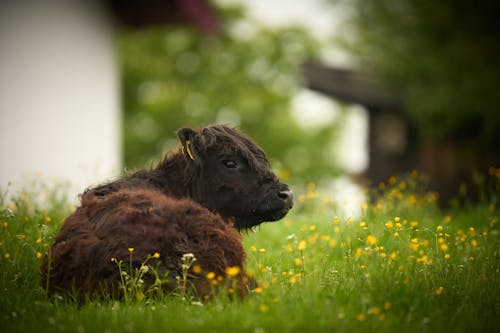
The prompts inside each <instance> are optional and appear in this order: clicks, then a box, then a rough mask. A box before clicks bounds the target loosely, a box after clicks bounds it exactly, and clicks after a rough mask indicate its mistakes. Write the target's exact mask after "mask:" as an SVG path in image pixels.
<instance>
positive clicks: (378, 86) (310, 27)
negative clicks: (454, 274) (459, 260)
mask: <svg viewBox="0 0 500 333" xmlns="http://www.w3.org/2000/svg"><path fill="white" fill-rule="evenodd" d="M499 9H500V5H499V4H497V3H496V2H493V1H489V0H484V1H481V2H479V3H473V4H472V3H470V2H467V1H452V0H442V1H439V2H438V3H428V2H421V1H418V0H406V1H396V0H371V1H361V0H349V1H348V0H329V1H328V0H309V1H305V0H302V1H300V0H297V1H285V0H279V1H264V0H217V1H204V0H164V1H160V0H144V1H133V0H122V1H120V0H116V1H115V0H109V1H97V0H95V1H88V0H87V1H85V0H75V1H63V0H46V1H29V0H26V1H13V0H5V1H2V3H1V4H0V156H1V159H2V160H1V164H0V187H1V188H6V187H7V186H8V184H11V186H14V187H18V186H23V184H26V182H27V181H29V180H31V179H32V177H34V176H36V177H43V178H44V179H54V180H58V181H61V180H62V181H66V182H68V188H70V191H69V193H70V196H72V197H75V198H76V195H77V193H80V192H81V191H82V189H84V188H85V187H87V186H89V185H91V184H95V183H99V182H101V181H103V180H106V179H110V178H112V177H116V176H117V175H119V174H120V173H122V172H123V170H124V169H126V170H133V169H136V168H139V167H149V166H152V165H154V164H155V163H156V162H157V161H158V160H159V159H160V158H161V157H162V156H163V155H164V154H165V152H166V151H168V150H171V149H175V148H176V147H177V146H178V143H177V138H176V136H175V130H176V129H178V128H180V127H186V126H191V127H201V126H205V125H208V124H212V123H224V124H228V125H231V126H235V127H237V128H239V129H241V130H242V131H243V132H245V133H246V134H248V135H249V136H251V137H252V138H254V139H255V141H256V142H257V143H258V144H259V145H260V146H261V147H262V148H263V149H264V150H265V151H266V152H267V153H268V155H269V157H270V160H271V162H272V167H273V169H274V170H275V171H276V172H277V174H279V176H280V178H282V179H283V180H284V181H285V182H289V183H291V184H293V186H295V187H296V188H297V191H299V192H300V191H301V190H302V189H304V188H306V184H308V183H314V184H318V186H320V187H322V188H324V189H327V192H328V193H330V195H331V196H332V197H335V198H337V199H339V195H340V198H344V199H342V200H352V203H353V204H354V205H358V201H359V200H362V199H361V192H362V191H361V189H362V188H363V186H373V185H377V184H379V183H380V182H385V181H387V179H388V178H389V177H390V176H393V175H399V174H401V173H404V172H410V171H412V170H419V171H421V172H423V173H425V174H428V175H429V183H430V186H431V188H432V189H433V190H436V191H439V193H440V195H441V198H442V200H443V201H445V200H447V199H449V198H450V197H452V196H453V195H455V194H456V193H457V191H458V190H459V188H460V186H461V184H462V183H463V181H466V180H467V179H469V178H470V176H471V175H472V174H473V172H474V171H480V172H484V171H486V170H488V167H490V166H498V165H500V158H499V155H500V153H499V151H500V112H499V111H500V110H499V105H500V91H499V87H500V62H498V59H500V42H499V41H500V39H499V38H500V37H499V36H500V22H499V20H498V19H497V17H496V15H497V13H498V10H499Z"/></svg>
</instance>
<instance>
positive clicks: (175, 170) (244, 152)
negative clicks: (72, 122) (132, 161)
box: [41, 125, 293, 296]
mask: <svg viewBox="0 0 500 333" xmlns="http://www.w3.org/2000/svg"><path fill="white" fill-rule="evenodd" d="M177 135H178V137H179V139H180V142H181V148H180V149H179V150H178V151H177V152H171V153H169V154H167V156H166V157H165V158H164V160H163V161H161V162H160V163H159V164H158V166H157V167H155V168H154V169H152V170H140V171H138V172H135V173H133V174H130V175H127V176H124V177H122V178H120V179H118V180H116V181H113V182H110V183H107V184H104V185H100V186H97V187H95V188H92V189H89V190H86V191H85V192H84V193H83V195H82V198H81V205H80V206H79V207H78V208H77V209H76V211H75V212H74V213H73V214H72V215H70V216H69V217H68V218H67V219H66V221H65V223H64V225H63V227H62V229H61V230H60V232H59V234H58V235H57V236H56V238H55V240H54V242H53V244H52V246H51V248H50V250H49V253H48V255H47V256H45V258H44V261H43V263H42V266H41V285H42V286H43V287H44V288H47V290H48V292H49V293H53V292H63V293H73V294H77V295H90V296H96V295H103V294H104V295H105V294H109V293H113V292H115V291H117V290H118V284H119V281H120V273H119V269H118V267H117V262H119V261H123V262H125V263H127V266H128V265H129V262H130V261H131V265H132V266H133V267H136V268H137V267H140V265H141V263H142V262H144V261H145V260H146V258H147V257H148V256H149V257H150V256H151V255H153V254H156V257H157V258H155V259H156V260H157V264H158V270H159V271H160V272H161V273H162V274H163V273H166V274H168V277H169V282H167V283H165V284H164V288H165V289H174V288H175V287H176V284H175V283H174V281H175V280H176V278H177V279H178V277H180V276H182V274H183V268H182V256H183V254H186V253H192V254H193V255H194V256H195V258H196V259H197V261H196V265H197V269H196V270H191V271H190V272H189V274H188V276H189V281H190V285H192V286H193V287H194V288H193V291H194V292H195V293H196V294H198V295H199V296H206V295H208V294H209V293H210V291H211V290H212V284H213V282H214V281H209V280H208V279H207V278H206V276H205V274H206V273H210V272H213V273H214V274H212V275H215V276H219V277H221V278H222V279H224V278H225V277H226V272H228V271H227V268H229V267H232V268H233V270H232V271H231V274H230V275H231V279H234V281H235V282H236V283H235V286H236V288H237V290H238V293H239V295H241V296H244V295H246V293H247V291H248V281H249V279H248V277H247V276H246V274H245V272H244V269H243V267H244V261H245V251H244V248H243V245H242V243H241V238H240V235H239V233H238V231H240V230H242V229H250V228H252V227H254V226H257V225H259V224H260V223H262V222H265V221H276V220H279V219H281V218H282V217H284V216H285V215H286V214H287V212H288V211H289V210H290V209H291V208H292V205H293V195H292V192H291V191H290V190H289V188H288V186H287V185H285V184H283V183H281V182H279V180H278V178H277V177H276V176H275V175H274V174H273V173H272V172H271V171H270V170H269V163H268V160H267V158H266V155H265V153H264V152H263V151H262V149H260V148H259V147H258V146H257V145H256V144H255V143H253V142H252V141H251V140H250V139H248V138H246V137H245V136H243V135H242V134H241V133H239V132H238V131H236V130H234V129H232V128H229V127H226V126H221V125H216V126H210V127H206V128H203V129H201V130H199V131H194V130H192V129H189V128H183V129H180V130H179V131H178V132H177ZM131 258H132V259H131ZM234 267H238V269H234Z"/></svg>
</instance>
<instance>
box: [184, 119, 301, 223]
mask: <svg viewBox="0 0 500 333" xmlns="http://www.w3.org/2000/svg"><path fill="white" fill-rule="evenodd" d="M181 141H182V139H181ZM191 143H192V144H191ZM190 144H191V145H192V146H191V147H189V149H190V151H191V152H190V153H191V154H192V155H193V157H195V155H196V157H195V159H194V160H193V159H192V158H191V157H189V154H187V155H188V157H189V158H190V159H191V160H192V163H198V164H197V165H198V167H199V168H200V169H201V170H200V172H199V179H198V189H199V190H198V192H199V195H200V198H199V199H200V203H201V204H202V205H204V206H205V207H207V208H209V209H211V210H213V211H216V212H218V213H219V214H220V215H221V216H223V217H224V218H234V221H235V226H236V228H237V229H247V228H251V227H253V226H255V225H258V224H260V223H262V222H265V221H276V220H279V219H281V218H283V217H284V216H285V215H286V214H287V213H288V211H289V210H290V209H291V208H292V205H293V194H292V192H291V191H290V190H289V188H288V186H287V185H286V184H283V183H281V182H280V181H279V180H278V178H277V177H276V175H274V174H273V173H272V172H271V171H270V170H269V167H268V162H267V158H266V156H265V154H264V152H263V151H262V150H261V149H260V148H259V147H257V146H256V145H255V144H254V143H253V142H251V141H250V140H248V139H247V138H245V137H243V136H241V134H239V133H238V132H236V131H235V130H232V129H230V128H227V127H224V126H217V127H212V128H208V129H204V130H203V131H202V133H201V134H197V135H195V136H192V137H191V140H190ZM203 144H204V145H205V146H203ZM186 149H187V147H186ZM193 150H194V151H193ZM196 159H199V161H197V160H196Z"/></svg>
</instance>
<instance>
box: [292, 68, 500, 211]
mask: <svg viewBox="0 0 500 333" xmlns="http://www.w3.org/2000/svg"><path fill="white" fill-rule="evenodd" d="M302 71H303V76H304V79H305V85H306V86H307V87H308V88H310V89H312V90H315V91H318V92H321V93H324V94H326V95H329V96H331V97H334V98H336V99H338V100H340V101H343V102H346V103H355V104H361V105H363V106H364V107H365V108H366V109H367V111H368V114H369V135H368V138H369V139H368V141H369V142H368V147H369V148H368V149H369V152H368V155H369V166H368V169H367V170H366V172H365V173H364V174H363V175H354V176H356V178H359V176H362V178H363V179H368V180H369V181H370V182H371V183H372V184H374V185H376V184H378V183H379V182H383V181H387V179H388V178H389V177H390V176H392V175H398V174H401V173H405V172H410V171H411V170H413V169H417V170H418V171H421V172H422V173H424V174H426V175H427V176H428V177H429V186H430V189H431V190H435V191H437V192H438V193H439V195H440V198H441V202H442V203H446V202H447V201H448V199H450V198H452V197H454V196H456V194H457V192H458V189H459V187H460V185H461V184H462V183H463V182H464V181H467V180H470V179H471V176H472V175H473V173H474V172H476V171H479V172H481V173H485V172H486V170H488V167H490V166H498V165H499V164H500V154H499V152H498V151H493V152H492V151H488V152H485V151H478V150H477V149H475V147H474V146H473V145H471V144H470V143H465V142H460V141H459V140H449V141H442V142H422V141H421V140H419V138H418V136H417V132H416V129H415V128H414V127H413V126H412V123H411V121H410V119H408V117H407V115H406V113H405V112H404V110H405V97H404V93H403V92H402V91H395V90H388V89H385V88H383V87H382V85H381V84H380V83H378V82H377V81H376V80H375V79H374V78H373V76H370V75H368V74H366V73H362V72H358V71H354V70H347V69H341V68H331V67H327V66H324V65H322V64H319V63H314V62H306V63H305V64H304V65H303V67H302ZM497 150H498V149H497Z"/></svg>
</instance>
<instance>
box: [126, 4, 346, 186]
mask: <svg viewBox="0 0 500 333" xmlns="http://www.w3.org/2000/svg"><path fill="white" fill-rule="evenodd" d="M219 16H220V17H222V18H223V22H221V25H222V29H221V32H220V33H219V35H218V36H217V37H210V38H209V37H206V36H203V35H201V34H200V33H199V32H198V31H195V30H194V29H190V28H186V27H157V28H149V29H141V30H125V31H123V32H122V33H121V38H120V44H119V46H120V56H121V67H122V68H121V70H122V75H123V79H122V82H123V83H122V84H123V87H122V91H123V101H124V105H123V107H124V110H125V117H124V131H125V135H124V141H125V144H124V146H125V164H126V166H127V167H129V168H135V167H138V166H144V165H145V164H148V163H151V162H152V161H153V160H154V159H158V158H160V157H161V156H163V155H164V153H165V152H166V151H167V150H169V149H173V148H175V147H176V146H177V145H178V144H177V138H176V136H175V134H174V133H175V130H176V129H178V128H180V127H184V126H193V127H201V126H204V125H208V124H211V123H225V124H229V125H236V126H237V127H238V128H240V129H241V130H243V131H244V132H245V133H247V134H248V135H250V136H251V137H253V138H254V139H255V140H256V141H257V142H258V144H259V145H260V146H261V147H262V148H263V149H264V150H265V151H266V152H267V153H268V155H269V156H270V158H271V161H272V164H273V166H274V167H275V168H277V169H279V170H280V173H281V176H282V177H283V178H287V177H288V176H289V175H290V174H291V175H293V176H294V177H295V176H297V177H306V178H307V179H315V178H318V177H319V176H324V175H332V174H335V173H336V172H337V170H338V169H337V168H336V165H335V164H334V163H333V162H332V160H334V159H332V158H331V156H328V155H329V154H326V153H325V152H327V151H331V148H330V147H329V146H330V145H331V143H332V142H334V140H335V137H336V131H332V128H331V126H330V127H329V128H326V129H322V130H318V131H306V130H304V129H302V128H301V127H300V126H298V125H297V124H296V122H295V121H294V120H293V118H292V117H291V115H290V101H291V98H292V97H293V96H294V94H296V93H297V91H298V89H299V88H300V82H299V77H298V75H297V74H298V69H299V67H300V64H301V63H302V62H303V61H304V59H306V58H310V57H314V55H315V52H316V50H317V48H318V45H317V44H316V42H315V41H314V40H313V38H311V37H310V36H309V35H308V34H307V33H306V32H305V31H304V30H302V29H299V28H291V29H283V30H279V31H269V30H265V29H262V28H259V27H256V26H255V25H254V24H253V23H252V24H250V23H249V22H247V21H244V20H241V17H242V13H241V11H239V10H235V9H230V10H225V11H224V12H222V13H221V14H220V15H219ZM297 151H299V152H301V154H295V153H294V152H297Z"/></svg>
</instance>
